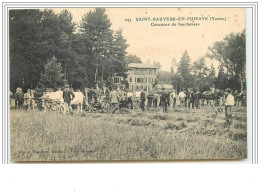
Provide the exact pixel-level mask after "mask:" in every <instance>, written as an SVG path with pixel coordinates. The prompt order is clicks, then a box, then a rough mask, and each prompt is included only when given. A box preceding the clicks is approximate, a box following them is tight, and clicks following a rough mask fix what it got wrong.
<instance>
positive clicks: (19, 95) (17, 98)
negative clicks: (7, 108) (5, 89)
mask: <svg viewBox="0 0 260 195" xmlns="http://www.w3.org/2000/svg"><path fill="white" fill-rule="evenodd" d="M14 99H15V102H18V103H20V104H21V103H23V92H16V93H15V94H14Z"/></svg>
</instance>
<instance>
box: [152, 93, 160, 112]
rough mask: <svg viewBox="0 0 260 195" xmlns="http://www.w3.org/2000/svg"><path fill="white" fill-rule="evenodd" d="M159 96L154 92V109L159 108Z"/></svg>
mask: <svg viewBox="0 0 260 195" xmlns="http://www.w3.org/2000/svg"><path fill="white" fill-rule="evenodd" d="M158 99H159V95H158V93H157V92H156V91H154V92H153V106H154V108H157V104H158Z"/></svg>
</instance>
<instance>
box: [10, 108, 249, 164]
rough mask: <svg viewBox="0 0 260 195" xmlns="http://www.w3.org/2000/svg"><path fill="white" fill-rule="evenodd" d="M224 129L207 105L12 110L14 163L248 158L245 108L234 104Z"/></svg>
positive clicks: (222, 121) (220, 120) (223, 123)
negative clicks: (116, 109)
mask: <svg viewBox="0 0 260 195" xmlns="http://www.w3.org/2000/svg"><path fill="white" fill-rule="evenodd" d="M233 117H234V120H233V124H232V126H231V127H230V129H229V130H228V129H227V128H225V120H224V118H225V116H224V113H223V112H222V113H219V114H218V116H217V118H216V119H215V121H214V122H213V119H212V112H211V111H210V109H209V108H208V107H207V106H205V107H203V108H202V109H200V110H190V109H187V108H184V109H183V110H182V109H181V108H178V109H176V110H173V109H170V111H169V113H167V114H164V113H162V110H161V109H160V108H158V109H152V110H151V111H146V112H142V111H141V110H127V109H122V110H120V111H119V112H117V113H116V114H114V115H112V114H108V113H87V112H84V113H83V114H80V115H77V114H74V115H61V114H57V113H55V112H53V111H49V112H46V113H43V112H40V111H38V110H34V111H30V112H26V111H19V110H11V111H10V119H11V124H10V127H11V160H12V161H16V162H18V161H74V160H77V161H91V160H182V159H243V158H246V157H247V130H246V128H247V125H246V123H247V119H246V108H237V107H235V108H234V113H233Z"/></svg>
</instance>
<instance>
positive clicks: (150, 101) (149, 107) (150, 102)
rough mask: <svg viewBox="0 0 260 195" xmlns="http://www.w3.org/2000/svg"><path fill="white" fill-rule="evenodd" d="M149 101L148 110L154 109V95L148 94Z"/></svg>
mask: <svg viewBox="0 0 260 195" xmlns="http://www.w3.org/2000/svg"><path fill="white" fill-rule="evenodd" d="M147 100H148V105H147V108H148V109H149V110H150V109H151V108H152V103H153V94H152V93H149V94H148V96H147Z"/></svg>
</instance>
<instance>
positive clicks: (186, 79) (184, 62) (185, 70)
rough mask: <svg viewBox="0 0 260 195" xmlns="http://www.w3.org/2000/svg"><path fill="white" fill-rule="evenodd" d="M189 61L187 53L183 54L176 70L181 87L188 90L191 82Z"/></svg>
mask: <svg viewBox="0 0 260 195" xmlns="http://www.w3.org/2000/svg"><path fill="white" fill-rule="evenodd" d="M190 71H191V60H190V56H189V54H188V52H187V51H185V52H184V53H183V56H182V58H181V60H180V62H179V66H178V69H177V73H178V74H179V75H180V76H181V77H182V81H183V82H182V84H181V87H184V88H189V87H192V83H193V82H192V80H191V74H190Z"/></svg>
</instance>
